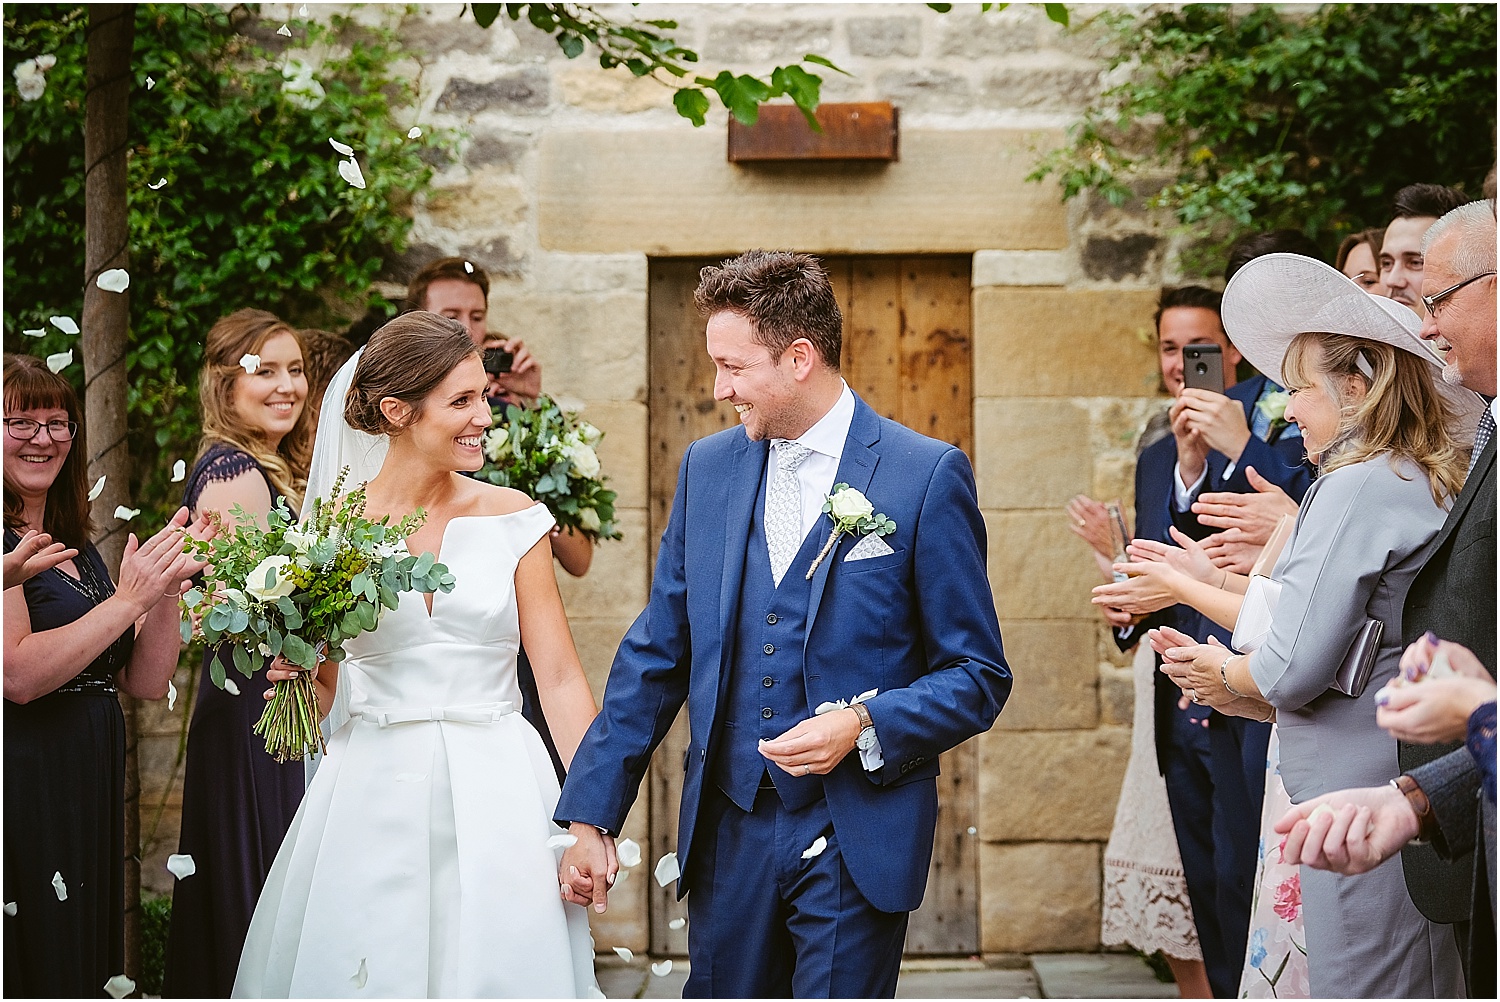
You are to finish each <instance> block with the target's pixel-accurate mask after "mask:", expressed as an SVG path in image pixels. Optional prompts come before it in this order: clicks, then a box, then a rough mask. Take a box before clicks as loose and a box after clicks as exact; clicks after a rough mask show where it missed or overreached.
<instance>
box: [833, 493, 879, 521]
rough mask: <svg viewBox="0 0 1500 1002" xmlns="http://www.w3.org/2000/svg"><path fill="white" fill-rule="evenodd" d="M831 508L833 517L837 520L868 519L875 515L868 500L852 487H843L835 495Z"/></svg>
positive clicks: (873, 508) (872, 506) (873, 507)
mask: <svg viewBox="0 0 1500 1002" xmlns="http://www.w3.org/2000/svg"><path fill="white" fill-rule="evenodd" d="M832 507H833V517H834V518H837V519H846V518H854V519H859V518H869V517H870V516H871V515H873V514H875V506H874V505H872V504H871V503H870V499H869V498H867V497H865V496H864V495H863V494H861V493H860V492H859V491H857V490H855V489H854V488H853V487H845V488H844V489H843V490H841V491H839V492H838V493H837V494H835V495H834V496H833V506H832Z"/></svg>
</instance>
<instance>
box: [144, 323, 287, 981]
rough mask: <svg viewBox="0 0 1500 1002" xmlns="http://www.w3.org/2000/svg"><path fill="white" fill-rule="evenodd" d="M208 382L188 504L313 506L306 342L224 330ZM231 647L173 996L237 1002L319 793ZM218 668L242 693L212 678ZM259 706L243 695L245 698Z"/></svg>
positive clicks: (198, 758) (188, 840) (170, 960)
mask: <svg viewBox="0 0 1500 1002" xmlns="http://www.w3.org/2000/svg"><path fill="white" fill-rule="evenodd" d="M203 355H204V358H203V370H202V372H201V373H199V376H198V400H199V405H200V408H201V410H202V417H203V436H202V439H201V444H200V445H199V449H198V459H197V462H196V463H194V465H193V469H192V472H191V473H190V474H189V475H188V478H187V483H186V491H185V493H184V496H183V504H185V505H187V506H188V508H189V509H191V510H192V512H193V514H194V515H205V514H207V513H209V512H217V513H218V515H219V517H220V518H221V519H222V524H223V525H224V526H226V527H233V526H234V524H235V519H234V515H233V514H231V513H232V511H233V510H234V508H236V507H239V508H242V509H243V510H244V511H245V512H247V513H249V514H251V515H254V516H255V517H256V518H257V519H258V520H259V521H260V522H261V523H262V524H264V520H265V516H266V514H267V513H268V512H269V511H270V510H271V509H272V507H274V506H276V505H278V504H285V505H286V507H287V508H288V509H289V510H290V511H291V513H292V514H293V516H295V515H296V514H297V510H298V508H299V507H300V506H301V505H302V492H303V490H304V489H305V488H306V486H307V469H308V464H309V462H310V461H311V458H312V435H313V428H312V425H311V422H310V421H309V420H308V414H307V411H306V404H307V395H308V386H307V373H306V370H305V361H304V356H303V344H302V338H301V337H300V335H299V334H298V333H297V332H296V331H294V330H293V329H292V328H291V327H289V326H287V324H286V323H284V322H283V321H282V320H281V319H279V318H278V317H277V316H276V315H275V314H272V313H268V312H266V311H265V310H251V309H244V310H237V311H235V312H234V313H231V314H229V315H228V316H226V317H223V318H221V319H220V320H219V322H218V323H216V324H214V325H213V327H212V329H210V330H209V332H208V339H207V341H206V343H205V345H204V353H203ZM229 653H230V652H229V648H228V646H227V645H225V646H223V647H221V648H220V649H219V650H218V651H213V650H210V651H206V652H205V653H204V656H203V668H202V671H201V672H200V673H199V676H198V693H197V697H196V699H195V701H194V705H193V719H192V722H191V724H190V726H189V728H188V743H187V765H186V767H185V769H184V772H183V783H182V834H181V836H180V841H179V843H178V849H177V851H178V852H179V853H184V854H186V855H190V856H192V857H193V862H194V864H195V866H196V872H195V873H194V875H193V877H192V878H191V879H189V880H183V881H181V882H179V883H178V884H177V885H176V887H175V888H174V889H173V894H172V927H171V930H170V932H169V934H168V939H167V957H166V981H165V984H164V986H163V994H164V995H166V996H167V997H168V998H228V997H229V991H230V989H231V988H232V987H233V986H234V974H235V969H236V967H237V966H238V964H239V960H240V949H241V947H242V946H243V945H244V941H245V930H247V929H248V928H249V927H250V917H251V915H253V914H254V912H255V902H256V900H257V899H258V898H259V897H260V890H261V886H262V885H263V884H264V883H265V880H266V874H267V872H269V870H270V868H271V862H272V861H273V860H274V859H275V858H276V851H277V850H278V849H280V848H281V842H282V839H283V838H285V837H286V831H287V828H288V826H290V825H291V823H292V818H293V816H294V815H295V814H296V813H297V805H298V804H300V803H301V802H302V792H303V790H304V788H305V787H306V778H305V772H304V769H303V764H302V763H301V762H277V761H276V760H275V759H273V758H272V757H271V756H270V754H269V753H267V752H266V745H265V741H264V740H263V739H262V738H260V737H258V736H257V735H256V734H255V733H254V732H253V731H252V728H253V726H254V725H255V722H256V720H258V719H259V718H260V715H261V712H262V711H263V710H264V709H265V704H264V703H263V702H262V701H261V700H259V699H257V698H256V695H257V694H259V693H260V692H261V691H263V690H264V689H265V688H266V686H267V684H268V683H267V682H266V678H265V666H264V665H261V666H259V667H258V670H257V671H256V674H255V676H254V678H253V679H246V678H245V677H244V676H243V675H241V674H240V673H239V672H238V671H237V670H236V669H235V668H234V666H233V664H232V661H231V659H230V657H229ZM214 657H218V658H219V661H220V664H221V665H222V667H223V669H224V673H225V676H226V677H227V678H228V679H230V680H235V688H234V689H229V688H227V687H226V688H225V689H220V688H219V687H218V686H216V685H214V684H213V682H212V681H211V680H210V678H209V665H210V660H211V659H212V658H214ZM235 690H238V691H239V692H242V693H245V694H246V695H237V694H236V691H235Z"/></svg>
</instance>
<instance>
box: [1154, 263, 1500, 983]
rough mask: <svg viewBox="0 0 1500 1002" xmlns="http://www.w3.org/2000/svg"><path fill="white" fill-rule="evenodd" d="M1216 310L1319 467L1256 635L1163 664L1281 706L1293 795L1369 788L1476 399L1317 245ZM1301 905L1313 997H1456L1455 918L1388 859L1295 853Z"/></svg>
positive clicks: (1395, 771)
mask: <svg viewBox="0 0 1500 1002" xmlns="http://www.w3.org/2000/svg"><path fill="white" fill-rule="evenodd" d="M1223 316H1224V325H1225V328H1226V329H1227V330H1228V333H1229V336H1230V339H1231V340H1232V341H1233V342H1234V343H1235V346H1236V347H1238V348H1239V349H1240V351H1241V352H1242V353H1243V354H1244V356H1245V357H1246V358H1247V359H1249V360H1250V361H1251V362H1252V363H1253V364H1254V365H1255V366H1256V367H1257V368H1259V369H1261V370H1262V371H1263V372H1269V373H1280V374H1281V376H1282V383H1283V384H1284V385H1285V386H1286V387H1287V388H1288V390H1289V391H1290V392H1291V394H1292V397H1291V403H1290V404H1289V405H1288V407H1287V411H1286V416H1287V419H1288V420H1294V421H1296V422H1297V423H1298V424H1299V425H1300V426H1301V428H1302V433H1303V436H1304V439H1305V441H1306V444H1307V450H1308V455H1309V458H1311V459H1313V460H1314V461H1315V462H1317V463H1318V464H1319V468H1320V476H1319V479H1318V480H1317V481H1316V482H1315V483H1314V484H1313V486H1312V489H1311V490H1309V491H1308V493H1307V497H1306V498H1305V499H1304V500H1303V502H1302V506H1301V510H1300V512H1299V513H1298V516H1297V525H1296V529H1295V533H1294V535H1293V536H1292V539H1291V541H1290V542H1289V543H1288V544H1287V547H1286V550H1285V552H1284V553H1283V554H1282V557H1281V559H1280V561H1279V562H1278V565H1277V567H1276V573H1275V577H1276V578H1277V579H1279V580H1280V581H1281V584H1282V590H1281V594H1280V599H1279V602H1278V604H1277V606H1276V610H1275V613H1274V615H1273V617H1272V623H1271V629H1270V633H1269V635H1268V636H1267V638H1266V640H1265V642H1264V644H1263V645H1262V646H1261V647H1260V648H1259V649H1257V650H1256V651H1255V652H1254V653H1252V654H1232V653H1231V652H1229V651H1227V650H1225V649H1224V648H1223V647H1220V646H1217V645H1207V644H1200V645H1193V646H1184V647H1180V648H1174V649H1172V650H1170V651H1168V652H1167V658H1168V662H1167V663H1166V664H1164V665H1163V670H1164V671H1167V672H1168V673H1169V674H1170V675H1172V677H1173V678H1174V680H1175V681H1177V682H1178V684H1179V685H1181V686H1182V687H1183V690H1184V692H1185V693H1186V694H1187V695H1188V696H1189V697H1190V698H1193V699H1195V700H1196V701H1199V702H1203V703H1207V704H1209V705H1212V706H1214V707H1215V708H1216V709H1220V710H1222V711H1224V712H1227V713H1238V714H1240V715H1243V716H1250V717H1254V718H1256V719H1263V718H1264V717H1266V716H1267V715H1268V714H1269V713H1271V712H1274V714H1275V717H1276V720H1277V723H1278V729H1279V731H1280V735H1281V775H1282V780H1283V781H1284V783H1285V784H1286V789H1287V793H1288V794H1289V795H1290V797H1291V799H1292V802H1293V803H1300V802H1301V801H1303V800H1306V799H1308V798H1310V797H1315V796H1317V795H1319V794H1322V793H1327V792H1329V791H1332V790H1339V789H1345V788H1348V787H1356V786H1376V785H1380V784H1382V783H1385V782H1388V781H1390V780H1392V779H1394V778H1395V777H1396V776H1397V775H1399V773H1400V771H1401V770H1400V766H1399V765H1398V763H1397V758H1396V742H1395V739H1394V738H1392V737H1391V736H1390V735H1389V734H1387V733H1386V732H1385V731H1383V730H1381V729H1380V727H1378V726H1377V725H1376V723H1375V694H1376V692H1377V691H1378V690H1379V689H1380V687H1381V686H1382V685H1384V684H1385V683H1386V682H1388V681H1389V680H1390V679H1392V678H1393V677H1394V676H1395V675H1396V672H1397V670H1398V662H1399V660H1400V656H1401V614H1402V606H1403V604H1404V601H1405V597H1406V591H1407V588H1408V587H1409V585H1410V583H1411V580H1412V577H1413V576H1414V575H1415V574H1416V572H1417V571H1418V570H1419V569H1420V568H1421V567H1422V564H1423V563H1424V562H1425V560H1426V559H1427V556H1428V549H1429V546H1430V543H1431V542H1432V540H1433V538H1434V537H1435V536H1436V535H1437V533H1438V530H1439V529H1440V528H1441V527H1442V525H1443V521H1444V519H1445V517H1446V511H1447V508H1448V506H1450V505H1451V504H1452V500H1453V498H1454V497H1455V496H1456V495H1457V494H1458V491H1459V489H1460V488H1461V486H1462V481H1463V476H1464V471H1465V468H1466V462H1465V461H1466V459H1467V455H1466V453H1465V452H1464V451H1463V448H1462V447H1461V445H1460V443H1459V441H1458V440H1457V439H1456V438H1455V436H1454V434H1453V432H1452V430H1451V429H1453V428H1458V427H1470V426H1472V425H1473V423H1474V415H1476V414H1477V413H1478V408H1479V407H1481V406H1482V402H1481V401H1480V400H1479V398H1478V397H1476V396H1474V395H1473V394H1469V393H1468V391H1463V390H1461V389H1460V388H1458V387H1453V386H1448V385H1446V384H1443V383H1442V382H1441V381H1440V378H1436V377H1437V376H1438V372H1439V370H1440V363H1439V362H1438V361H1437V359H1436V357H1435V356H1434V355H1433V354H1432V353H1431V352H1430V351H1429V350H1428V349H1427V347H1426V345H1425V344H1424V343H1423V342H1422V341H1421V339H1420V337H1419V333H1418V332H1419V330H1420V322H1419V321H1418V318H1417V317H1416V315H1415V314H1413V313H1412V312H1411V311H1410V310H1408V309H1407V308H1406V307H1405V306H1402V305H1400V304H1399V303H1395V302H1394V301H1392V300H1387V299H1380V298H1377V297H1373V296H1370V295H1368V294H1367V293H1365V292H1364V291H1362V290H1360V289H1359V288H1358V287H1357V286H1355V285H1354V283H1352V282H1350V281H1349V280H1348V279H1347V278H1345V277H1344V276H1342V275H1340V274H1339V273H1338V272H1336V271H1334V269H1332V268H1329V267H1328V266H1326V265H1324V264H1322V263H1320V262H1317V261H1313V260H1312V259H1310V258H1303V257H1298V256H1296V255H1289V254H1273V255H1268V256H1266V257H1263V258H1258V259H1256V260H1255V261H1252V262H1251V263H1250V264H1248V265H1246V266H1245V267H1244V268H1243V269H1242V270H1241V271H1240V272H1239V273H1238V274H1236V276H1235V278H1234V279H1233V281H1231V282H1230V284H1229V287H1228V288H1227V289H1226V290H1225V293H1224V313H1223ZM1323 332H1338V333H1323ZM1465 422H1467V423H1465ZM1369 619H1376V620H1379V621H1380V622H1381V623H1383V624H1384V633H1383V637H1382V639H1381V641H1380V645H1379V650H1378V653H1377V654H1376V656H1375V663H1374V669H1373V671H1372V672H1371V674H1370V677H1369V681H1368V683H1367V684H1366V686H1365V688H1364V689H1363V690H1361V691H1360V692H1359V693H1358V694H1357V695H1353V696H1351V695H1345V694H1344V693H1343V692H1341V691H1339V690H1338V689H1337V688H1335V687H1334V684H1335V676H1336V674H1337V671H1338V668H1339V666H1340V664H1341V663H1342V662H1343V660H1344V658H1345V655H1346V654H1347V653H1348V651H1349V650H1350V647H1351V646H1352V644H1353V642H1354V641H1355V638H1356V636H1357V635H1358V634H1359V632H1360V630H1361V629H1362V628H1363V627H1364V625H1365V623H1366V621H1367V620H1369ZM1337 835H1338V838H1339V839H1340V840H1342V839H1343V837H1344V833H1343V832H1342V831H1339V832H1337ZM1330 837H1332V836H1330ZM1300 904H1301V907H1302V909H1303V919H1304V922H1305V925H1306V930H1307V951H1308V966H1309V973H1310V980H1311V988H1312V995H1313V996H1314V997H1324V998H1332V997H1346V998H1348V997H1355V998H1361V997H1363V998H1374V997H1391V996H1395V997H1406V998H1422V997H1427V998H1431V997H1439V998H1442V997H1462V995H1463V993H1464V982H1463V975H1462V970H1461V967H1460V962H1459V955H1458V951H1457V946H1456V944H1455V941H1454V936H1453V931H1452V927H1451V926H1447V925H1438V924H1435V923H1431V922H1428V921H1427V919H1426V918H1425V917H1424V916H1423V915H1422V914H1421V913H1420V912H1419V911H1417V909H1416V906H1415V905H1413V904H1412V902H1411V898H1410V896H1409V895H1408V893H1407V890H1406V883H1405V879H1404V877H1403V874H1402V870H1401V865H1400V862H1399V861H1392V862H1390V863H1388V864H1386V865H1384V866H1381V867H1379V868H1377V869H1375V870H1373V871H1371V872H1369V873H1366V874H1362V875H1359V876H1355V877H1344V876H1340V875H1338V874H1333V873H1326V872H1322V871H1318V870H1313V869H1310V868H1308V867H1303V868H1302V871H1301V902H1300Z"/></svg>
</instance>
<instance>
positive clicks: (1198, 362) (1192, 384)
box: [1182, 344, 1224, 393]
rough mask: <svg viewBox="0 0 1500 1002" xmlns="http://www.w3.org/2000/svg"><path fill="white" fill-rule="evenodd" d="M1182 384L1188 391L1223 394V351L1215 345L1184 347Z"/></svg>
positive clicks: (1190, 345)
mask: <svg viewBox="0 0 1500 1002" xmlns="http://www.w3.org/2000/svg"><path fill="white" fill-rule="evenodd" d="M1182 382H1183V385H1185V386H1187V387H1188V388H1189V389H1193V390H1208V391H1209V392H1210V393H1223V392H1224V350H1223V349H1222V348H1220V347H1219V346H1218V345H1216V344H1189V345H1184V346H1183V348H1182Z"/></svg>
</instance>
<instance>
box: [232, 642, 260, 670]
mask: <svg viewBox="0 0 1500 1002" xmlns="http://www.w3.org/2000/svg"><path fill="white" fill-rule="evenodd" d="M231 657H233V659H234V667H235V670H236V671H238V672H239V673H240V674H241V675H243V676H245V677H246V678H250V677H251V676H253V675H254V674H255V665H254V664H253V663H252V662H251V660H250V652H249V651H247V650H246V649H245V647H244V645H243V644H235V645H234V653H233V654H232V655H231Z"/></svg>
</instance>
